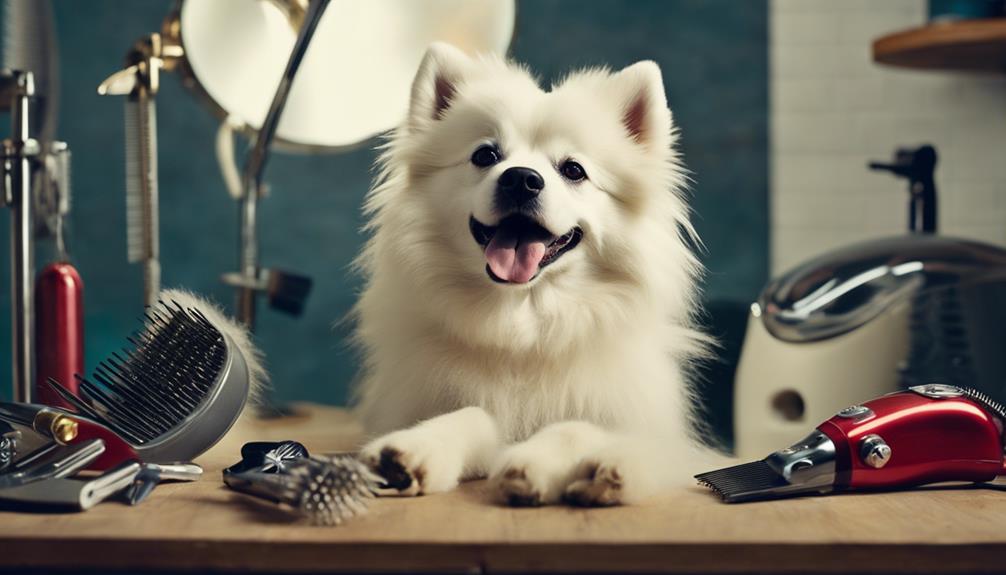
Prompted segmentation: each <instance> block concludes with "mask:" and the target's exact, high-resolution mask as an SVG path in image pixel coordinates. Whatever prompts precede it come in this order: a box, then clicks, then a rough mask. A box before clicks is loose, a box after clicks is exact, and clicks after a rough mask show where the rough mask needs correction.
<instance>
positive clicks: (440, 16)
mask: <svg viewBox="0 0 1006 575" xmlns="http://www.w3.org/2000/svg"><path fill="white" fill-rule="evenodd" d="M515 12H516V9H515V6H514V0H332V1H331V4H330V5H329V6H328V8H327V9H326V11H325V14H324V16H323V17H322V20H321V22H320V23H319V25H318V29H317V30H316V32H315V35H314V38H313V39H312V41H311V44H310V46H309V48H308V51H307V54H306V55H305V58H304V61H303V63H302V64H301V68H300V70H299V72H298V73H297V76H296V78H295V79H294V82H293V87H292V89H291V92H290V96H289V99H288V101H287V105H286V108H285V109H284V111H283V116H282V119H281V120H280V123H279V128H278V130H277V138H278V139H279V140H280V141H281V142H282V143H284V144H287V145H290V144H292V145H294V146H303V147H310V148H336V149H337V148H342V147H346V146H351V145H353V144H357V143H359V142H362V141H365V140H367V139H369V138H371V137H372V136H374V135H376V134H379V133H381V132H384V131H386V130H388V129H390V128H392V127H394V126H395V125H397V124H398V123H400V122H401V120H402V119H403V118H404V117H405V113H406V110H407V109H408V102H409V89H410V86H411V82H412V78H413V76H414V75H415V72H416V69H417V68H418V67H419V62H420V60H421V59H422V56H423V54H424V52H425V51H426V48H427V46H429V44H430V43H432V42H434V41H438V40H439V41H446V42H450V43H451V44H454V45H455V46H457V47H459V48H461V49H463V50H465V51H467V52H469V53H472V54H475V53H497V54H503V53H505V52H506V50H507V47H508V46H509V44H510V40H511V38H512V36H513V29H514V20H515V15H516V14H515ZM180 20H181V32H180V34H181V41H182V46H183V48H184V51H185V59H186V61H187V63H188V66H189V68H190V69H191V72H192V74H193V75H194V76H195V81H196V82H197V83H198V87H199V88H200V89H201V90H202V91H203V92H205V94H206V95H207V96H209V98H210V99H211V100H212V101H213V103H214V104H215V105H216V107H218V108H219V109H220V110H222V111H223V113H225V114H226V115H227V116H228V117H229V118H230V119H231V120H234V121H236V122H237V123H239V124H241V125H245V126H247V127H249V128H251V129H257V128H258V127H259V126H261V124H262V121H263V120H264V118H265V115H266V112H267V111H268V109H269V104H270V103H271V101H272V98H273V94H274V93H275V90H276V86H277V85H278V83H279V80H280V77H281V76H282V74H283V69H284V68H285V66H286V62H287V59H288V58H289V55H290V51H291V49H292V48H293V44H294V40H295V37H296V34H297V31H296V30H294V28H293V27H292V26H291V25H290V23H289V21H288V19H287V18H286V16H285V14H284V13H283V12H282V11H281V10H280V8H278V7H277V6H276V5H275V4H274V3H273V2H270V1H268V0H185V2H184V3H183V4H182V9H181V17H180Z"/></svg>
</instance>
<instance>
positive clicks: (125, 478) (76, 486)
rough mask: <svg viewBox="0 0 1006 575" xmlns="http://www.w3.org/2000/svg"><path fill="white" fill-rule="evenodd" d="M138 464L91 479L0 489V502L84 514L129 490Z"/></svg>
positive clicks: (37, 483) (126, 463)
mask: <svg viewBox="0 0 1006 575" xmlns="http://www.w3.org/2000/svg"><path fill="white" fill-rule="evenodd" d="M139 470H140V464H139V463H137V462H135V461H127V462H125V463H123V464H122V465H120V466H118V467H116V468H114V469H111V470H109V471H107V472H105V473H103V474H102V475H99V476H98V477H95V478H93V479H86V480H79V479H63V478H55V479H47V480H45V481H34V482H31V483H26V484H23V485H19V486H16V487H11V488H8V489H0V500H2V501H6V502H8V503H9V504H13V505H16V506H18V507H21V506H29V507H36V506H41V507H58V508H68V509H76V510H79V511H86V510H88V509H90V508H91V507H94V506H95V505H97V504H98V503H101V502H102V501H104V500H106V499H108V498H109V497H111V496H113V495H115V494H117V493H120V492H122V491H123V490H124V489H126V488H127V487H129V485H130V484H131V483H132V482H133V479H134V478H135V477H136V474H137V473H138V472H139Z"/></svg>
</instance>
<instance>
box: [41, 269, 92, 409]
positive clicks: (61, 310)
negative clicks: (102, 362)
mask: <svg viewBox="0 0 1006 575" xmlns="http://www.w3.org/2000/svg"><path fill="white" fill-rule="evenodd" d="M83 291H84V284H83V282H82V281H81V279H80V274H78V273H77V270H76V269H75V268H74V267H73V266H72V265H70V264H68V263H53V264H49V265H47V266H46V267H45V268H44V269H43V270H42V271H41V273H39V275H38V279H37V280H36V284H35V329H36V337H35V343H36V346H35V350H36V351H35V353H36V356H35V365H36V367H35V395H36V398H37V401H38V403H43V404H45V405H52V406H55V407H62V408H64V409H72V406H71V405H70V404H69V403H68V402H67V401H64V400H63V399H62V398H61V397H60V396H59V394H58V393H56V392H55V391H54V390H53V389H52V387H50V386H49V385H48V384H47V383H46V381H48V380H49V378H52V379H54V380H56V381H58V382H59V383H60V384H62V385H63V387H64V388H66V389H67V390H68V391H69V392H70V393H73V394H76V393H77V381H76V379H75V378H74V375H75V374H79V373H84V302H83Z"/></svg>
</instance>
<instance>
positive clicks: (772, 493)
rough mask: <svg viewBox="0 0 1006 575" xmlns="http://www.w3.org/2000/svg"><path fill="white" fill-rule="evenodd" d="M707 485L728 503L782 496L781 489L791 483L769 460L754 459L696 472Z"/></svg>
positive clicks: (701, 482)
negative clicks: (767, 461) (779, 494)
mask: <svg viewBox="0 0 1006 575" xmlns="http://www.w3.org/2000/svg"><path fill="white" fill-rule="evenodd" d="M695 479H697V480H698V482H699V484H700V485H704V486H706V487H708V488H710V489H712V490H713V491H715V492H716V493H717V495H719V496H720V497H721V498H722V499H723V501H726V502H727V503H740V502H742V501H751V500H755V499H769V498H773V497H778V495H777V492H778V491H779V490H781V489H783V488H786V487H789V486H790V484H789V482H788V481H786V480H785V479H783V477H782V476H781V475H779V474H778V473H777V472H776V471H775V470H774V469H772V467H771V466H770V465H769V464H768V463H766V462H765V461H754V462H751V463H744V464H742V465H735V466H733V467H727V468H724V469H717V470H716V471H709V472H707V473H700V474H699V475H696V476H695Z"/></svg>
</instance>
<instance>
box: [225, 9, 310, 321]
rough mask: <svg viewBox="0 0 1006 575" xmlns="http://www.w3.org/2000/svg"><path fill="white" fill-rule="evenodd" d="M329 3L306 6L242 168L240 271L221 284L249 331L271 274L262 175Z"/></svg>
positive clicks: (226, 276) (240, 319) (227, 276)
mask: <svg viewBox="0 0 1006 575" xmlns="http://www.w3.org/2000/svg"><path fill="white" fill-rule="evenodd" d="M328 3H329V0H311V2H310V4H309V5H308V8H307V13H306V15H305V16H304V23H303V24H302V25H301V28H300V32H299V33H298V35H297V40H296V42H295V43H294V45H293V51H292V52H291V53H290V59H289V60H288V61H287V64H286V69H285V70H284V71H283V77H282V78H281V79H280V83H279V86H278V87H277V88H276V94H275V96H273V99H272V104H271V105H270V106H269V112H268V114H266V117H265V120H264V121H263V122H262V127H261V128H259V130H258V133H257V135H256V137H255V145H254V147H252V149H251V151H250V152H249V153H248V157H247V159H246V161H245V165H244V172H243V174H242V180H241V182H242V185H241V187H242V191H243V195H242V198H241V206H240V226H241V242H240V245H239V249H240V257H239V260H238V266H239V267H238V269H239V271H238V273H237V274H226V275H224V277H223V281H224V282H225V283H227V284H228V285H232V286H234V287H236V288H237V290H238V297H237V308H236V314H235V315H236V317H237V319H238V320H239V321H241V322H242V323H244V324H245V325H246V326H247V327H248V328H249V329H253V328H254V326H255V307H256V305H255V304H256V296H257V294H258V292H260V291H264V290H266V289H268V286H269V284H270V282H269V280H268V276H269V275H270V274H269V273H268V272H267V273H265V274H263V273H262V270H260V269H259V245H258V230H257V217H258V200H259V196H260V195H261V193H262V175H263V173H264V171H265V165H266V161H267V160H268V159H269V148H270V146H271V144H272V141H273V138H274V137H275V135H276V128H277V127H278V126H279V120H280V117H281V116H282V114H283V108H284V107H285V106H286V100H287V97H288V96H289V95H290V88H291V87H292V86H293V80H294V77H295V76H296V75H297V70H298V68H300V64H301V62H302V61H303V60H304V54H306V53H307V48H308V45H309V44H310V43H311V37H312V36H314V32H315V29H316V28H317V27H318V23H319V22H320V21H321V17H322V15H323V14H324V12H325V8H326V7H328ZM305 296H306V294H305Z"/></svg>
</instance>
